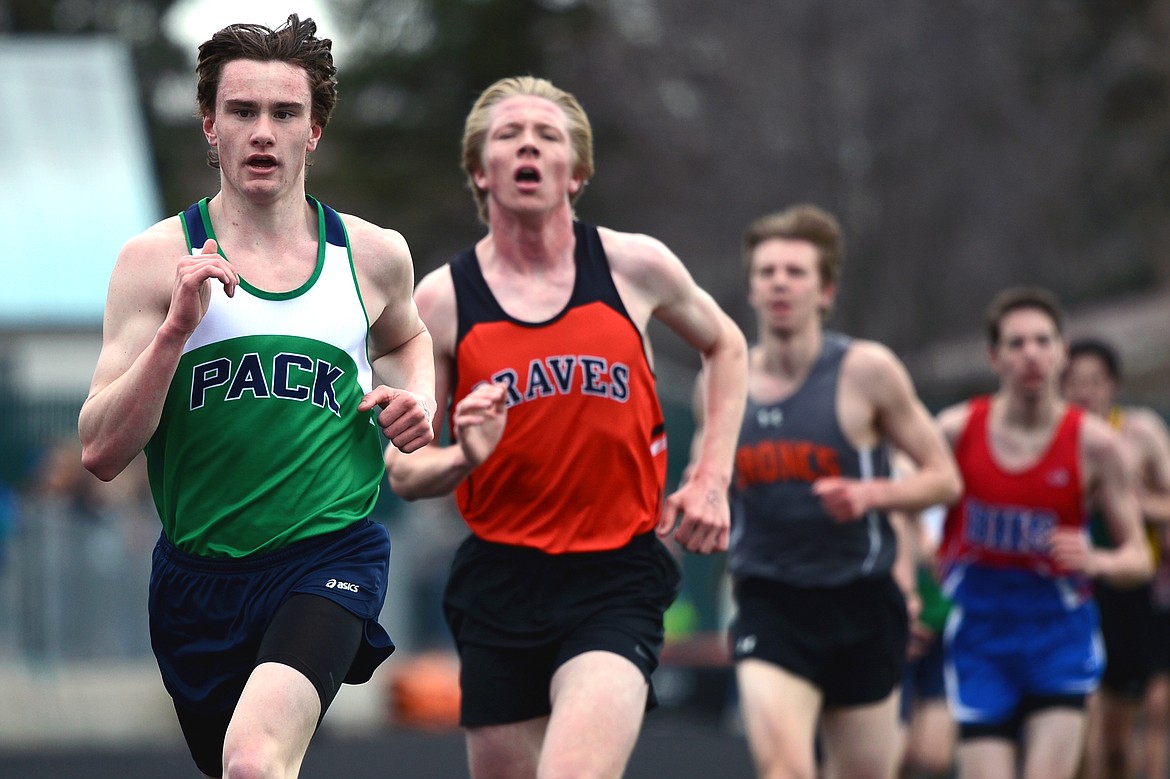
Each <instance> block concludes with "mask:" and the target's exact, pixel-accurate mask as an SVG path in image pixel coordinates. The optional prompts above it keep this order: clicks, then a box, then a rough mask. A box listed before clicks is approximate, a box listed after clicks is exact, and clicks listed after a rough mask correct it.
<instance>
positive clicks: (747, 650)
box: [735, 635, 756, 657]
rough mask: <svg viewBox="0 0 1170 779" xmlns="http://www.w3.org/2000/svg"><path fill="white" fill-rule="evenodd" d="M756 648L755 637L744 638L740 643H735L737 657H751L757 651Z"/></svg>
mask: <svg viewBox="0 0 1170 779" xmlns="http://www.w3.org/2000/svg"><path fill="white" fill-rule="evenodd" d="M755 648H756V637H755V636H754V635H752V636H744V637H743V638H741V639H740V640H739V641H736V642H735V656H736V657H743V656H744V655H750V654H751V653H752V652H753V651H754V650H755Z"/></svg>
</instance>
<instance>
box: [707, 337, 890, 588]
mask: <svg viewBox="0 0 1170 779" xmlns="http://www.w3.org/2000/svg"><path fill="white" fill-rule="evenodd" d="M823 341H824V343H823V346H822V348H821V353H820V355H819V356H818V357H817V360H816V362H815V363H814V364H813V366H812V368H811V369H810V370H809V374H808V376H807V377H806V378H805V380H804V382H803V383H802V384H801V386H800V387H799V388H798V389H797V390H796V392H794V393H793V394H792V395H791V396H789V397H788V398H786V399H784V400H782V401H780V402H777V403H758V402H756V401H755V400H753V399H752V398H751V397H750V396H749V398H748V403H747V409H746V411H745V413H744V420H743V425H742V426H741V428H740V433H739V444H738V447H737V450H736V456H735V475H734V477H733V479H732V488H731V500H732V504H731V549H730V555H729V565H730V568H731V572H732V574H733V575H734V576H735V577H736V578H740V579H742V578H749V577H758V578H764V579H771V580H774V581H779V582H783V583H785V584H790V585H794V586H800V587H833V586H839V585H843V584H847V583H849V582H852V581H855V580H858V579H863V578H868V577H874V576H879V575H883V574H886V573H888V572H889V571H890V569H891V568H892V567H893V564H894V556H895V551H896V544H895V539H894V531H893V528H892V527H891V525H890V523H889V520H888V518H887V517H886V515H885V514H884V513H883V512H879V511H870V512H868V513H867V514H866V515H865V516H864V517H862V518H860V519H859V520H856V521H852V522H835V521H834V520H833V519H832V518H831V517H830V516H829V515H828V514H827V513H826V512H825V511H824V509H823V508H822V507H821V502H820V499H819V498H818V497H817V496H816V495H814V494H813V493H812V485H813V482H815V481H816V480H817V479H819V478H821V477H824V476H844V477H850V478H856V479H872V478H880V477H888V476H889V474H890V463H889V453H888V451H887V450H886V448H885V447H884V446H881V447H878V448H876V449H873V450H858V449H856V448H854V446H853V445H852V444H851V443H850V442H849V440H848V439H847V438H846V437H845V434H844V432H842V430H841V425H840V422H839V420H838V419H837V387H838V383H839V381H840V374H841V362H842V360H843V359H844V358H845V354H846V352H848V350H849V345H850V343H851V340H850V339H849V338H848V337H847V336H844V335H841V334H839V333H833V332H826V333H825V334H824V336H823Z"/></svg>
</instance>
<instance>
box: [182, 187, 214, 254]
mask: <svg viewBox="0 0 1170 779" xmlns="http://www.w3.org/2000/svg"><path fill="white" fill-rule="evenodd" d="M208 200H209V198H203V199H202V200H200V201H198V202H196V203H192V204H191V205H189V206H187V209H186V210H185V211H180V212H179V221H181V222H182V223H183V235H184V236H186V238H187V249H188V250H189V251H198V250H199V249H202V248H203V244H205V243H207V239H208V238H210V237H211V235H210V233H211V225H210V223H209V220H208V219H207V201H208Z"/></svg>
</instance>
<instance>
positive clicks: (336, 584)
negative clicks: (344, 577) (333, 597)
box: [325, 579, 361, 592]
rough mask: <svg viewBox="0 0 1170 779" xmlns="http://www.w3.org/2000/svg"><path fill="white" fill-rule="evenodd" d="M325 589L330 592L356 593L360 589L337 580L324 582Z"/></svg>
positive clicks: (350, 583)
mask: <svg viewBox="0 0 1170 779" xmlns="http://www.w3.org/2000/svg"><path fill="white" fill-rule="evenodd" d="M325 587H326V588H327V589H330V590H348V591H349V592H357V591H358V590H360V589H361V588H360V587H358V586H357V585H356V584H354V583H353V582H340V581H338V580H337V579H330V580H329V581H327V582H325Z"/></svg>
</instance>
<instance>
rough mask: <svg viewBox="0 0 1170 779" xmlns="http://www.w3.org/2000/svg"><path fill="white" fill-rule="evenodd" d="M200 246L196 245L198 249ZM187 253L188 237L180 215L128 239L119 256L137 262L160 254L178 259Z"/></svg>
mask: <svg viewBox="0 0 1170 779" xmlns="http://www.w3.org/2000/svg"><path fill="white" fill-rule="evenodd" d="M199 248H200V247H195V251H198V250H199ZM186 253H187V239H186V237H185V236H184V234H183V225H182V223H181V222H180V220H179V217H178V216H170V217H167V218H166V219H163V220H162V221H160V222H155V223H154V224H153V225H151V226H150V227H148V228H146V229H145V230H143V231H142V232H141V233H138V235H135V236H134V237H133V238H131V239H130V240H128V241H126V243H125V244H123V246H122V251H121V253H120V255H119V258H120V259H121V258H125V259H126V260H127V261H130V262H135V261H138V260H142V261H149V260H151V259H152V258H158V257H159V255H160V254H165V255H167V256H173V257H174V259H176V260H178V258H179V257H182V256H183V255H185V254H186Z"/></svg>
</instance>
